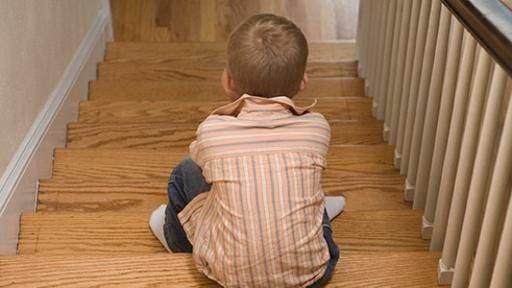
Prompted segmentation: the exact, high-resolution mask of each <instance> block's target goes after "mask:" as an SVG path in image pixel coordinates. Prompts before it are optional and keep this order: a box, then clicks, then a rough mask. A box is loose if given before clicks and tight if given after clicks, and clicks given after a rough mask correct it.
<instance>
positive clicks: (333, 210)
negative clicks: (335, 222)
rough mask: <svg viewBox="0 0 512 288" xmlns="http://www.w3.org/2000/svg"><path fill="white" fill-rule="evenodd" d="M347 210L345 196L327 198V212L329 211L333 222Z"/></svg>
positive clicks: (328, 214) (328, 213)
mask: <svg viewBox="0 0 512 288" xmlns="http://www.w3.org/2000/svg"><path fill="white" fill-rule="evenodd" d="M344 208H345V197H343V196H325V210H327V216H329V220H331V221H332V219H334V218H335V217H336V216H338V215H339V214H340V213H341V212H343V209H344Z"/></svg>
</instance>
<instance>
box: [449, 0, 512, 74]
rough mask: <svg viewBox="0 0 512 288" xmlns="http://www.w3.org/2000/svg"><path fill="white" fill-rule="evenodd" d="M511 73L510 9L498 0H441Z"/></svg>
mask: <svg viewBox="0 0 512 288" xmlns="http://www.w3.org/2000/svg"><path fill="white" fill-rule="evenodd" d="M441 1H442V2H443V4H444V5H445V6H446V7H447V8H448V9H449V10H450V11H451V12H452V14H453V15H455V16H456V17H457V18H458V19H459V21H460V22H461V23H462V24H463V25H464V26H465V27H466V29H467V30H468V31H469V32H471V34H472V35H473V37H475V39H476V40H477V41H478V42H479V43H480V45H481V46H482V47H484V48H485V49H486V50H487V52H488V53H489V54H490V55H492V56H493V58H494V59H495V61H496V62H498V63H500V64H501V65H502V66H503V68H504V69H505V70H506V71H507V72H508V74H509V75H512V10H510V9H508V7H507V6H505V4H504V3H502V2H501V1H500V0H441Z"/></svg>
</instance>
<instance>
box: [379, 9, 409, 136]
mask: <svg viewBox="0 0 512 288" xmlns="http://www.w3.org/2000/svg"><path fill="white" fill-rule="evenodd" d="M406 2H408V1H406ZM403 8H404V2H403V1H400V2H397V7H396V15H395V21H394V24H393V40H392V47H391V64H390V68H389V73H388V75H387V81H386V82H387V83H388V84H387V90H386V91H385V92H386V94H385V95H386V96H385V97H384V98H385V101H384V102H383V103H384V104H382V105H384V108H385V110H384V111H385V113H384V115H385V116H384V120H385V121H384V131H383V136H384V140H385V141H389V129H390V127H391V123H390V122H391V113H392V111H393V106H392V104H393V98H394V96H395V95H394V94H393V91H394V87H393V84H394V83H395V79H396V78H398V76H397V72H398V71H397V62H398V58H399V57H398V45H399V42H400V30H404V29H401V26H400V24H402V17H403V16H402V14H403Z"/></svg>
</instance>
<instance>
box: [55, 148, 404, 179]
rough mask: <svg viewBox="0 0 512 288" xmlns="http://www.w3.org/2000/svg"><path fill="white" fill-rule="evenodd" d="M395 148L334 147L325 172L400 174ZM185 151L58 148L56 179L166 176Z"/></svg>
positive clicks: (184, 154) (368, 174) (333, 173)
mask: <svg viewBox="0 0 512 288" xmlns="http://www.w3.org/2000/svg"><path fill="white" fill-rule="evenodd" d="M392 149H393V147H392V146H389V145H355V146H351V145H350V146H337V147H331V149H330V151H329V154H328V156H327V161H328V166H329V169H328V170H327V171H326V172H325V173H326V175H338V174H340V173H342V172H346V173H361V174H363V173H364V174H365V175H367V177H368V179H371V177H372V176H373V175H375V174H381V175H387V176H389V175H399V173H398V172H397V171H396V170H395V169H394V167H393V165H392V159H388V158H387V157H386V156H387V154H388V153H389V152H390V151H391V152H392ZM186 155H187V148H186V147H183V148H176V149H172V150H169V151H165V152H162V151H152V150H140V149H115V150H110V149H57V150H56V151H55V159H54V173H53V179H61V180H63V179H66V177H69V178H67V179H72V178H74V179H134V178H136V179H152V178H167V177H168V176H169V172H170V170H171V169H172V167H174V166H175V165H176V164H177V163H178V162H179V161H181V160H182V159H183V158H184V157H185V156H186ZM359 177H362V175H359ZM380 180H381V179H380Z"/></svg>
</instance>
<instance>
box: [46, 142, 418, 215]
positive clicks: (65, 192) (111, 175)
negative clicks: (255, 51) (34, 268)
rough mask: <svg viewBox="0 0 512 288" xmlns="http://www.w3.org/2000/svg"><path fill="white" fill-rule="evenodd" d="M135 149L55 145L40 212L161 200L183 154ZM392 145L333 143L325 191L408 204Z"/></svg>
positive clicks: (353, 203)
mask: <svg viewBox="0 0 512 288" xmlns="http://www.w3.org/2000/svg"><path fill="white" fill-rule="evenodd" d="M186 150H187V149H186V148H185V147H183V148H182V149H180V148H173V149H171V150H169V151H166V152H158V151H151V150H137V149H116V150H109V149H59V150H57V151H56V154H55V162H54V173H53V177H52V180H47V181H41V183H40V188H39V206H38V209H39V211H80V212H101V211H103V212H104V211H124V212H137V211H151V210H152V209H155V208H156V207H158V205H160V204H161V203H164V202H166V201H167V200H166V187H167V178H168V176H169V174H170V171H171V169H172V167H174V166H175V165H176V164H177V163H178V162H179V161H180V160H181V159H183V158H184V157H185V156H186V154H187V151H186ZM392 154H393V147H392V146H389V145H354V146H338V147H336V146H335V147H332V148H331V150H330V153H329V155H328V169H327V170H326V171H325V173H324V175H323V178H322V187H323V190H324V192H325V193H326V194H329V195H344V196H345V197H346V198H347V202H348V205H347V207H346V211H361V210H364V211H366V210H379V209H386V210H387V209H410V204H409V203H407V202H405V201H404V200H403V192H402V191H403V188H404V187H403V183H404V177H403V176H401V175H399V173H398V172H397V171H396V170H395V169H394V167H393V163H392V157H391V156H392Z"/></svg>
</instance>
